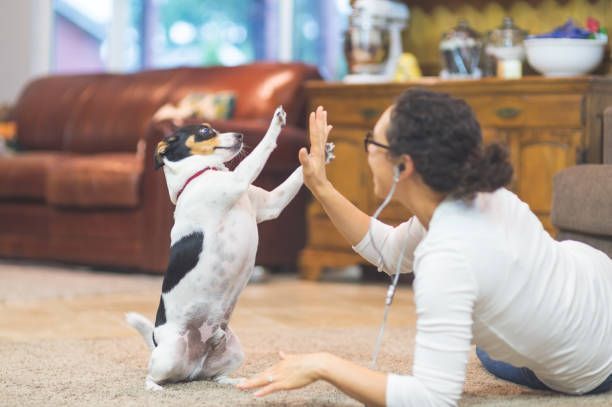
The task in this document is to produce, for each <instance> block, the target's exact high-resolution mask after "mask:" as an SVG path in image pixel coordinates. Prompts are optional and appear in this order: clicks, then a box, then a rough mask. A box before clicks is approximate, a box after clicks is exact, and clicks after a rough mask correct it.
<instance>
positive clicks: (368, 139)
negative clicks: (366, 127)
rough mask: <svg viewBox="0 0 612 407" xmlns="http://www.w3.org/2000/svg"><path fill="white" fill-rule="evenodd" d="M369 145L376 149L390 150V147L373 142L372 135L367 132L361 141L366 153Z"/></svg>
mask: <svg viewBox="0 0 612 407" xmlns="http://www.w3.org/2000/svg"><path fill="white" fill-rule="evenodd" d="M370 144H374V145H375V146H376V147H380V148H384V149H385V150H390V149H391V147H389V146H388V145H386V144H382V143H379V142H378V141H376V140H374V135H373V134H372V132H371V131H368V132H367V133H366V135H365V138H364V139H363V148H364V150H365V152H366V153H367V152H368V146H369V145H370Z"/></svg>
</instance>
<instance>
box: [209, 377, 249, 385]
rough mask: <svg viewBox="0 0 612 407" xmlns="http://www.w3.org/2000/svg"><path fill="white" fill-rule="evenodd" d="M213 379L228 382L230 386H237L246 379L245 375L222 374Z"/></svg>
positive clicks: (220, 382) (222, 382) (223, 382)
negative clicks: (230, 375)
mask: <svg viewBox="0 0 612 407" xmlns="http://www.w3.org/2000/svg"><path fill="white" fill-rule="evenodd" d="M213 381H214V382H216V383H219V384H228V385H230V386H237V385H239V384H242V383H244V382H245V381H246V379H245V378H244V377H229V376H226V375H221V376H217V377H215V378H213Z"/></svg>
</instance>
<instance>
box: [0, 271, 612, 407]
mask: <svg viewBox="0 0 612 407" xmlns="http://www.w3.org/2000/svg"><path fill="white" fill-rule="evenodd" d="M160 284H161V280H160V278H159V277H152V276H130V275H120V274H108V273H95V272H89V271H86V270H82V269H74V268H72V269H71V268H68V267H61V266H48V265H47V266H45V265H36V264H28V263H22V262H0V361H1V362H0V405H1V406H26V405H44V406H55V405H62V406H63V405H79V406H83V405H86V406H107V405H108V406H111V405H113V406H114V405H120V406H141V405H152V406H153V405H170V406H174V405H176V406H189V405H194V406H195V405H198V406H243V405H270V406H286V405H289V406H302V405H313V406H315V405H316V406H332V405H333V406H335V405H339V406H346V405H358V403H356V402H354V401H352V400H351V399H349V398H348V397H346V396H344V395H343V394H342V393H340V392H338V391H337V390H335V389H333V388H332V387H331V386H329V385H327V384H325V383H317V384H314V385H312V386H310V387H308V388H306V389H302V390H299V391H294V392H288V393H282V394H275V395H272V396H269V397H267V398H264V399H262V400H259V399H255V398H253V397H252V396H251V395H250V394H249V393H246V392H242V391H240V390H237V389H235V388H232V387H228V386H221V385H217V384H214V383H210V382H194V383H183V384H176V385H172V386H168V387H167V389H166V391H165V392H163V393H151V392H146V391H144V388H143V384H144V375H145V367H146V363H147V356H148V354H147V350H146V349H145V345H144V343H143V341H142V339H141V338H140V337H139V336H138V335H137V334H136V333H135V332H134V331H133V330H132V329H131V328H129V327H128V326H126V324H125V323H124V322H123V314H124V313H125V312H126V311H139V312H142V313H144V314H146V315H148V316H152V315H153V314H154V312H155V307H156V304H157V301H158V298H159V287H160ZM385 290H386V288H385V287H384V286H382V285H363V284H355V283H308V282H303V281H300V280H297V279H293V278H290V277H284V278H274V279H272V280H271V281H270V282H268V283H266V284H261V285H252V286H249V287H247V289H246V290H245V292H244V293H243V296H242V297H241V300H240V302H239V304H238V307H237V308H236V311H235V314H234V317H233V319H232V322H231V324H230V325H231V326H232V327H233V329H234V331H235V332H236V333H237V335H238V336H239V338H240V340H241V342H242V344H243V346H244V349H245V353H246V362H245V364H244V366H243V367H242V368H241V369H240V371H239V372H238V374H239V375H241V376H248V375H251V374H253V373H256V372H258V371H259V370H261V369H262V368H264V367H267V366H269V365H270V364H272V363H273V362H274V361H276V360H277V356H276V354H277V351H278V350H281V349H282V350H285V351H287V352H310V351H323V350H325V351H330V352H334V353H336V354H338V355H340V356H343V357H346V358H349V359H351V360H354V361H356V362H358V363H361V364H364V365H367V364H368V362H369V358H370V352H371V350H372V346H373V343H374V340H375V336H376V333H377V330H378V324H379V322H380V318H381V314H382V307H381V301H382V299H383V296H384V293H385ZM389 324H390V326H389V328H388V330H387V334H386V335H385V341H384V344H383V351H382V354H381V356H380V358H379V359H380V368H381V369H382V370H385V371H396V372H400V373H408V372H409V371H410V363H411V351H412V347H413V344H414V307H413V304H412V292H411V291H410V289H408V288H402V289H401V290H400V291H399V292H398V295H397V300H396V303H395V304H394V306H393V309H392V311H391V317H390V323H389ZM461 405H464V406H534V405H537V406H576V405H592V406H611V405H612V394H608V395H603V396H591V397H580V398H579V397H568V396H560V395H556V394H552V393H547V392H536V391H530V390H527V389H524V388H521V387H519V386H515V385H512V384H509V383H506V382H503V381H500V380H496V379H494V378H493V377H491V376H490V375H489V374H487V373H486V372H485V371H484V370H483V369H482V368H481V367H480V365H479V363H478V362H477V360H476V359H475V357H474V356H472V358H471V360H470V364H469V371H468V376H467V380H466V385H465V394H464V397H463V399H462V401H461Z"/></svg>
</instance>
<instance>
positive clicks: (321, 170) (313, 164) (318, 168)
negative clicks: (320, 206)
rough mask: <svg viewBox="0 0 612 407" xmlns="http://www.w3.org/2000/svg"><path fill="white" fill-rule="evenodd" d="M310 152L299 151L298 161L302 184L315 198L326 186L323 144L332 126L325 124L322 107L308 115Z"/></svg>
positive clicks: (325, 112) (325, 117) (325, 113)
mask: <svg viewBox="0 0 612 407" xmlns="http://www.w3.org/2000/svg"><path fill="white" fill-rule="evenodd" d="M309 128H310V152H308V151H307V150H306V148H302V149H300V153H299V159H300V163H301V164H302V171H303V173H304V184H306V186H307V187H308V189H310V191H311V192H312V193H313V194H314V195H315V196H316V195H317V192H318V191H319V189H320V188H322V187H323V186H325V185H326V184H327V182H328V181H327V175H326V173H325V143H326V142H327V136H328V135H329V132H330V131H331V129H332V126H330V125H328V124H327V111H325V109H323V107H322V106H319V107H317V110H316V111H314V112H311V113H310V117H309Z"/></svg>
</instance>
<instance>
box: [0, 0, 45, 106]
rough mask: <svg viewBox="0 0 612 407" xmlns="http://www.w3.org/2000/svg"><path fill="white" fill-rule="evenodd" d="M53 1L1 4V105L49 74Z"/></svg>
mask: <svg viewBox="0 0 612 407" xmlns="http://www.w3.org/2000/svg"><path fill="white" fill-rule="evenodd" d="M51 1H52V0H1V1H0V52H1V53H2V56H1V61H2V62H1V63H0V104H1V103H11V102H14V101H15V99H16V98H17V96H18V94H19V92H20V90H21V89H22V87H23V85H24V84H25V83H26V82H28V81H29V80H30V79H31V78H32V77H34V76H38V75H41V74H44V73H46V72H48V70H49V56H50V41H49V38H50V35H51Z"/></svg>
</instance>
